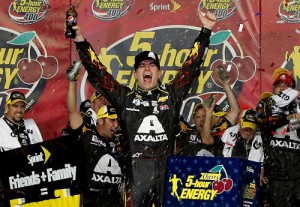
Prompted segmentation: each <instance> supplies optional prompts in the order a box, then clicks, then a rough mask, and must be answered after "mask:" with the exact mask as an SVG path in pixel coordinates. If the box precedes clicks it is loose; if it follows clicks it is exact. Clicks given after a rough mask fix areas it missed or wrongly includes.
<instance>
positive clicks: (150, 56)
mask: <svg viewBox="0 0 300 207" xmlns="http://www.w3.org/2000/svg"><path fill="white" fill-rule="evenodd" d="M143 60H153V61H154V63H155V65H156V66H157V67H158V68H160V64H159V58H158V55H157V54H156V53H154V52H151V51H143V52H141V53H140V54H138V55H137V56H135V58H134V69H137V68H138V67H139V65H140V63H141V62H142V61H143Z"/></svg>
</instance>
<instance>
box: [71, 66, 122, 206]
mask: <svg viewBox="0 0 300 207" xmlns="http://www.w3.org/2000/svg"><path fill="white" fill-rule="evenodd" d="M74 66H76V64H75V65H74V64H73V66H71V67H70V68H69V69H68V70H67V79H68V80H69V87H68V92H67V109H68V114H69V125H70V128H71V129H72V130H73V131H72V132H70V135H71V136H73V137H78V140H79V141H80V142H82V143H83V149H84V153H85V154H84V156H85V160H86V162H85V163H86V169H87V175H88V177H87V179H88V183H89V185H88V188H87V189H85V192H84V195H83V205H84V206H88V207H112V206H116V207H121V206H124V204H123V200H122V196H121V194H120V192H119V187H120V185H121V183H122V182H121V181H122V179H121V175H122V174H121V168H120V164H119V161H120V160H121V159H122V158H121V157H120V156H121V155H120V154H119V152H118V149H117V148H118V145H119V140H117V139H116V137H115V133H116V131H117V129H118V128H119V122H118V115H117V113H116V110H115V108H113V107H111V106H107V105H103V106H101V107H99V109H98V110H97V113H96V123H95V126H94V127H93V128H91V126H90V123H88V122H87V121H85V120H84V118H83V116H82V114H81V113H80V111H79V110H78V109H77V102H76V100H77V97H76V81H77V79H78V76H77V75H74V76H73V77H76V78H72V76H70V75H69V74H74V73H75V72H76V73H79V70H80V69H78V68H76V67H74ZM74 70H75V72H74ZM99 97H100V94H99V93H94V94H93V96H92V97H91V102H95V100H96V99H97V98H99Z"/></svg>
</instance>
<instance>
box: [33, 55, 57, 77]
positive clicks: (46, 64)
mask: <svg viewBox="0 0 300 207" xmlns="http://www.w3.org/2000/svg"><path fill="white" fill-rule="evenodd" d="M36 60H37V61H39V62H40V63H41V65H42V68H43V78H45V79H50V78H52V77H53V76H55V75H56V73H57V71H58V61H57V59H56V57H53V56H48V57H45V56H43V55H41V56H39V57H37V58H36Z"/></svg>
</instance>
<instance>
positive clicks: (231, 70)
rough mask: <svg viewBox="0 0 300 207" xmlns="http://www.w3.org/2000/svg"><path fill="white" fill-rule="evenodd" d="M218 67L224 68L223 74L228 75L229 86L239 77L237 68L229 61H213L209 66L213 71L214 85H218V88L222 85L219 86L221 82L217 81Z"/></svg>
mask: <svg viewBox="0 0 300 207" xmlns="http://www.w3.org/2000/svg"><path fill="white" fill-rule="evenodd" d="M218 66H221V67H223V68H224V70H225V73H226V74H227V75H229V77H230V81H229V84H230V85H232V84H233V83H234V82H235V81H236V80H237V78H238V75H239V71H238V68H237V66H236V65H235V64H234V63H233V62H231V61H223V60H215V61H214V62H213V63H212V64H211V70H213V73H212V79H213V81H214V82H215V83H216V85H218V86H219V87H222V85H223V84H221V82H220V81H219V78H218V77H219V75H218V71H217V67H218Z"/></svg>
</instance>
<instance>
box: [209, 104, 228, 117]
mask: <svg viewBox="0 0 300 207" xmlns="http://www.w3.org/2000/svg"><path fill="white" fill-rule="evenodd" d="M211 114H212V115H214V116H224V115H226V114H227V112H226V111H223V109H222V107H221V106H220V105H215V107H214V110H213V112H212V113H211Z"/></svg>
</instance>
